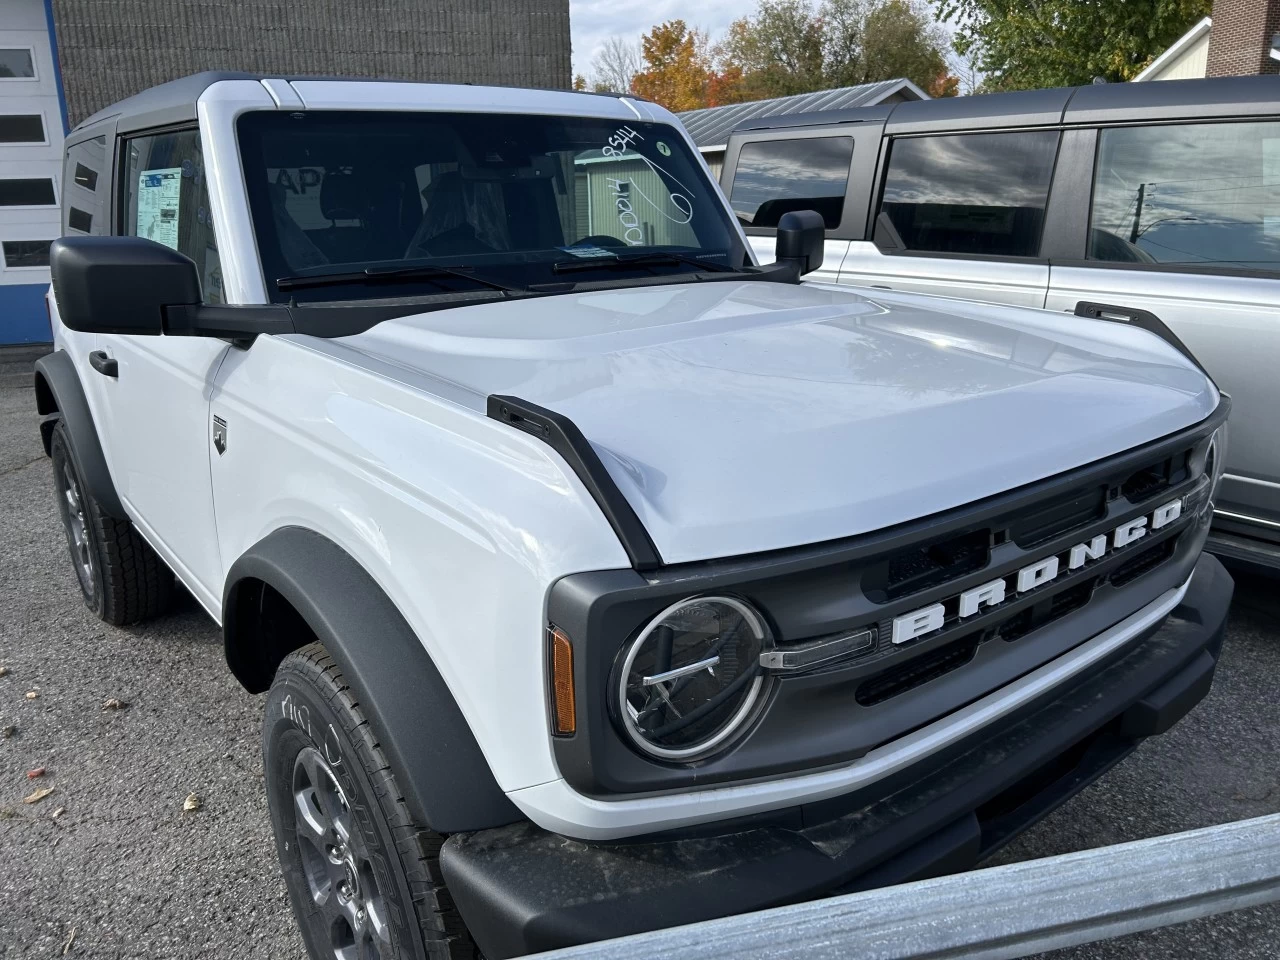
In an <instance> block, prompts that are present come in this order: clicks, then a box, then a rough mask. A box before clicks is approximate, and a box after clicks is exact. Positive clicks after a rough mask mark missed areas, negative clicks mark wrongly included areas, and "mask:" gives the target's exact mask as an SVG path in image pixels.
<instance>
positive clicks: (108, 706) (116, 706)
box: [102, 697, 128, 710]
mask: <svg viewBox="0 0 1280 960" xmlns="http://www.w3.org/2000/svg"><path fill="white" fill-rule="evenodd" d="M127 706H128V704H127V703H125V702H124V701H123V700H119V699H117V698H115V697H108V698H107V699H106V700H104V701H103V702H102V709H103V710H123V709H124V708H125V707H127Z"/></svg>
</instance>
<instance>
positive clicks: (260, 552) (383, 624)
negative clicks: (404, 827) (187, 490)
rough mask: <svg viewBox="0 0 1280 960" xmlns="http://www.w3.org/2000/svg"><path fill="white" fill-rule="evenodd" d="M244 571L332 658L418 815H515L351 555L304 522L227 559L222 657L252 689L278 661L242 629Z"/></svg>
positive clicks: (505, 820)
mask: <svg viewBox="0 0 1280 960" xmlns="http://www.w3.org/2000/svg"><path fill="white" fill-rule="evenodd" d="M246 580H257V581H261V582H263V583H265V584H267V585H268V586H270V587H271V588H272V589H273V590H275V591H276V592H277V593H279V594H280V595H281V596H282V597H283V598H284V600H285V601H287V602H288V603H289V604H290V605H291V606H292V607H293V609H294V611H296V612H297V613H298V615H300V616H301V617H302V619H303V621H304V622H305V623H306V625H307V627H309V628H310V630H311V632H312V633H313V634H315V636H316V638H317V639H318V640H319V641H320V642H321V643H322V644H324V646H325V649H326V650H328V652H329V654H330V656H332V657H333V659H334V660H335V661H336V662H337V663H338V665H339V667H341V669H342V674H343V678H344V679H345V680H346V682H347V683H348V684H350V686H351V689H352V691H353V692H354V694H355V697H356V701H357V702H358V703H360V704H361V706H362V707H363V709H364V713H365V716H366V718H367V719H368V721H369V724H370V726H371V727H372V728H373V732H374V734H375V735H376V736H377V738H378V741H379V742H380V743H381V745H382V748H383V749H384V750H385V751H386V754H387V757H388V759H389V760H390V761H391V763H392V766H393V768H394V769H395V772H396V776H397V779H398V780H399V782H400V785H401V787H402V788H403V789H404V791H405V800H406V802H407V803H408V804H409V809H410V811H411V812H412V813H413V815H414V818H415V819H416V820H417V821H418V822H419V823H424V824H426V825H427V826H429V827H430V829H432V830H433V831H435V832H436V833H446V834H447V833H457V832H460V831H466V830H480V829H485V828H487V827H497V826H503V825H506V824H510V823H515V822H517V821H519V820H522V819H524V817H523V815H522V814H521V813H520V811H519V810H518V808H517V807H516V806H515V805H514V804H513V803H512V802H511V801H510V800H509V799H507V796H506V794H505V793H503V791H502V788H501V787H499V786H498V781H497V780H496V779H495V778H494V776H493V771H492V770H490V768H489V764H488V761H486V760H485V757H484V754H483V753H482V752H481V750H480V745H479V744H478V743H477V742H476V739H475V736H474V734H472V732H471V728H470V727H469V726H468V725H467V721H466V718H464V717H463V715H462V711H461V710H460V709H459V708H458V704H457V702H456V701H455V700H454V698H453V694H452V693H451V692H450V691H449V688H448V685H447V684H446V683H445V681H444V677H442V676H441V675H440V671H439V670H438V669H437V668H436V665H435V663H434V662H433V661H432V659H431V656H430V655H429V654H428V653H427V651H426V650H425V649H424V648H423V646H422V643H421V642H420V641H419V640H418V637H417V635H416V634H415V633H414V632H413V629H412V628H411V627H410V626H409V624H408V622H407V621H406V620H405V619H404V617H403V616H402V615H401V613H400V611H399V610H398V609H397V608H396V606H395V604H394V603H392V602H391V599H390V598H389V597H388V596H387V595H386V593H385V592H384V591H383V590H382V588H381V587H380V586H378V584H377V582H376V581H375V580H374V579H373V577H371V576H370V575H369V574H368V572H367V571H366V570H365V569H364V568H363V567H362V566H361V565H360V564H359V562H358V561H356V560H355V558H353V557H352V556H351V555H350V554H349V553H347V552H346V551H345V550H343V549H342V547H340V546H339V545H338V544H336V543H334V542H333V541H332V540H330V539H328V538H327V537H325V536H323V535H321V534H319V533H316V532H315V531H313V530H308V529H306V528H303V527H282V528H280V529H279V530H276V531H274V532H273V533H271V534H268V535H267V536H266V537H264V538H263V539H262V540H260V541H258V543H256V544H255V545H254V546H252V547H250V548H249V550H248V551H246V552H245V554H244V555H243V556H241V557H240V558H239V559H238V560H236V562H235V563H234V564H232V566H231V570H230V572H229V573H228V576H227V581H226V587H225V589H224V593H223V642H224V645H225V651H226V657H227V664H228V666H230V668H231V672H232V673H233V674H235V676H236V679H238V680H239V681H240V682H241V684H243V685H244V686H245V687H246V688H247V689H248V690H249V691H250V692H254V693H258V692H261V691H263V690H266V689H267V688H268V687H269V686H270V684H271V680H272V678H273V676H274V673H275V669H276V667H277V666H278V665H279V664H278V662H269V661H268V660H264V651H263V650H261V649H256V648H254V647H253V645H252V643H251V641H250V642H246V641H245V640H244V638H243V635H244V633H246V631H244V630H242V629H241V625H242V624H244V623H245V618H246V617H253V616H254V611H252V610H247V609H244V607H243V605H242V601H243V600H244V599H245V598H246V592H245V591H242V590H240V589H238V586H239V585H240V584H241V583H243V582H244V581H246ZM251 596H252V595H251V594H250V595H249V598H250V599H251ZM285 652H287V651H280V653H279V656H280V658H283V656H284V653H285Z"/></svg>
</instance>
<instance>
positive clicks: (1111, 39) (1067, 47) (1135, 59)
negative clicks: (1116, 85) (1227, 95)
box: [938, 0, 1213, 90]
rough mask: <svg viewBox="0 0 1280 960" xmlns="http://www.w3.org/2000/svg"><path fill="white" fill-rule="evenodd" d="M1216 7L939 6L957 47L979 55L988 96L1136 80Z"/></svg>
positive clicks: (975, 1) (1133, 1) (1082, 2)
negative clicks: (1097, 81) (1100, 79)
mask: <svg viewBox="0 0 1280 960" xmlns="http://www.w3.org/2000/svg"><path fill="white" fill-rule="evenodd" d="M1212 5H1213V2H1212V0H940V2H939V4H938V17H939V19H941V20H943V21H944V22H954V23H955V24H956V25H957V32H956V40H955V47H956V51H957V52H958V53H959V54H960V55H961V56H964V55H965V54H967V53H968V52H969V51H971V50H977V51H978V66H979V68H980V69H981V70H982V71H984V72H985V73H986V74H987V77H986V81H985V83H984V84H983V89H987V90H1025V89H1031V88H1036V87H1057V86H1073V85H1076V84H1082V83H1089V82H1090V81H1091V80H1092V79H1093V78H1094V77H1103V78H1105V79H1107V80H1110V81H1116V82H1119V81H1125V80H1132V79H1133V77H1134V76H1136V75H1137V74H1138V73H1139V72H1141V70H1142V69H1143V67H1145V66H1146V65H1147V64H1149V63H1150V62H1151V61H1152V60H1154V59H1155V58H1156V57H1157V56H1159V55H1160V54H1161V53H1162V52H1163V51H1164V50H1165V49H1166V48H1167V47H1168V46H1169V45H1170V44H1171V43H1173V42H1174V41H1175V40H1177V39H1178V37H1180V36H1182V34H1183V33H1185V32H1186V31H1187V29H1188V28H1189V27H1190V26H1191V25H1192V24H1193V23H1195V22H1196V21H1197V20H1199V19H1200V18H1201V17H1203V16H1206V15H1207V14H1208V13H1209V9H1210V7H1212Z"/></svg>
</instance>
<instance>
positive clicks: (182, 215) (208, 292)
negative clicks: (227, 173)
mask: <svg viewBox="0 0 1280 960" xmlns="http://www.w3.org/2000/svg"><path fill="white" fill-rule="evenodd" d="M123 159H124V163H123V175H122V178H121V192H122V196H121V224H120V226H121V228H122V229H121V232H122V233H124V234H125V235H126V236H131V237H145V238H146V239H148V240H154V241H155V242H156V243H162V244H164V245H165V246H166V247H172V248H173V249H174V250H177V251H178V252H179V253H184V254H186V255H187V256H188V257H190V258H191V259H192V260H194V261H195V264H196V268H197V270H199V272H200V283H201V289H202V290H203V291H204V300H205V303H222V302H223V296H222V268H221V265H220V263H219V261H218V244H217V240H216V238H215V237H214V235H213V217H212V215H211V214H210V211H209V196H208V189H207V185H206V183H205V179H204V160H203V156H202V154H201V151H200V134H199V133H198V132H197V131H195V130H180V131H175V132H173V133H157V134H152V135H149V136H141V137H133V138H131V139H129V140H126V141H125V144H124V158H123Z"/></svg>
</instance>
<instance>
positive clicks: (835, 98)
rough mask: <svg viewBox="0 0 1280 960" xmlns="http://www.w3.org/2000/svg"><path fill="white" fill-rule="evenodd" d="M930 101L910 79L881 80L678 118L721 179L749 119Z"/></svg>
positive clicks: (700, 112)
mask: <svg viewBox="0 0 1280 960" xmlns="http://www.w3.org/2000/svg"><path fill="white" fill-rule="evenodd" d="M928 99H929V95H928V94H927V93H925V92H924V91H923V90H921V89H920V88H919V87H917V86H916V85H915V84H914V83H912V82H911V81H910V80H881V81H880V82H878V83H862V84H859V85H858V86H856V87H837V88H835V89H834V90H818V91H816V92H815V93H798V94H796V95H795V96H791V97H775V98H774V99H772V100H753V101H751V102H750V103H731V104H727V105H726V106H723V107H705V108H704V109H702V110H685V111H684V112H683V113H678V114H676V116H678V117H679V118H680V122H681V123H683V124H684V127H685V129H686V130H688V131H689V136H691V137H693V142H694V143H696V144H697V145H698V150H699V151H701V153H702V158H703V159H704V160H706V161H707V165H708V166H709V167H710V168H711V173H712V175H713V176H715V177H719V176H720V168H721V167H722V166H724V148H725V144H726V143H728V141H729V134H730V133H732V132H733V129H734V128H735V127H737V126H738V125H739V124H740V123H743V122H744V121H746V120H754V119H756V118H757V117H777V116H782V115H784V114H787V115H790V114H796V113H817V112H819V111H824V110H848V109H850V108H852V107H874V106H875V105H876V104H880V103H900V102H901V101H903V100H928Z"/></svg>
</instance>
